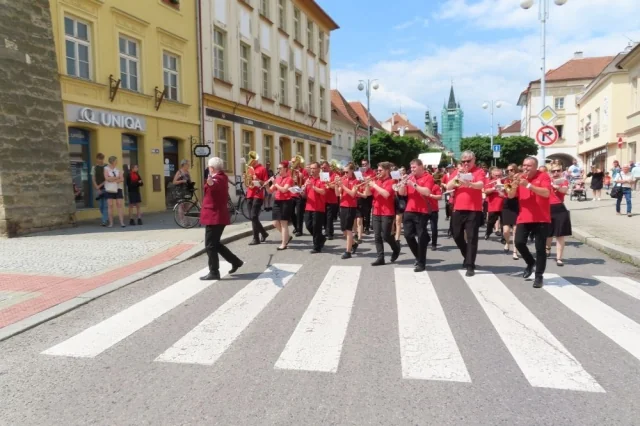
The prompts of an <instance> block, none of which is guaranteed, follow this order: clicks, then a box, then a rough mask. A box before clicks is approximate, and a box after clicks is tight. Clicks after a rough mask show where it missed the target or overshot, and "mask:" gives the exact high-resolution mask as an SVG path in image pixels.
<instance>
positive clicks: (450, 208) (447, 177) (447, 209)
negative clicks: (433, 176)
mask: <svg viewBox="0 0 640 426" xmlns="http://www.w3.org/2000/svg"><path fill="white" fill-rule="evenodd" d="M446 170H447V171H446V173H445V174H444V175H443V176H442V185H443V186H446V185H447V183H449V180H451V176H452V175H453V172H454V167H453V164H449V165H448V166H447V169H446ZM450 198H452V195H451V194H445V196H444V203H445V204H444V209H445V215H446V217H445V220H449V219H450V218H451V213H453V200H451V202H449V201H450V200H449V199H450Z"/></svg>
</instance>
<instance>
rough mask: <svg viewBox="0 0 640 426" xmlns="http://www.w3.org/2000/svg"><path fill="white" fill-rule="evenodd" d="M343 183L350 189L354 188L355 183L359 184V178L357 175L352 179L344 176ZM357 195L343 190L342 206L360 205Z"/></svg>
mask: <svg viewBox="0 0 640 426" xmlns="http://www.w3.org/2000/svg"><path fill="white" fill-rule="evenodd" d="M342 183H343V184H344V186H346V187H347V188H349V189H353V187H354V186H355V185H357V184H358V179H356V178H355V177H354V178H352V179H348V178H347V177H346V176H345V177H343V178H342ZM356 197H357V196H354V197H352V196H351V195H349V194H347V193H346V192H345V191H344V190H342V195H341V196H340V207H358V199H357V198H356Z"/></svg>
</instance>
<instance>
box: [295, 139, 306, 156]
mask: <svg viewBox="0 0 640 426" xmlns="http://www.w3.org/2000/svg"><path fill="white" fill-rule="evenodd" d="M296 150H297V151H298V153H297V154H296V155H302V156H303V157H304V142H303V141H296Z"/></svg>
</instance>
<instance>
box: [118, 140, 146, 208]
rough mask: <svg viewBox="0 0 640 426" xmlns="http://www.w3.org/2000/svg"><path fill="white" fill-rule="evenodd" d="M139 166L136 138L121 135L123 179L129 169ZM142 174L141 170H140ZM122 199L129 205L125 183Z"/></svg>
mask: <svg viewBox="0 0 640 426" xmlns="http://www.w3.org/2000/svg"><path fill="white" fill-rule="evenodd" d="M135 165H138V166H139V165H140V164H139V163H138V137H137V136H135V135H127V134H125V133H123V134H122V171H123V172H124V173H125V177H126V176H127V174H129V172H130V171H131V167H132V166H135ZM140 172H142V170H140ZM124 199H125V202H126V203H127V204H128V203H129V193H128V191H127V185H126V181H125V184H124Z"/></svg>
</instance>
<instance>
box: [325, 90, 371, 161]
mask: <svg viewBox="0 0 640 426" xmlns="http://www.w3.org/2000/svg"><path fill="white" fill-rule="evenodd" d="M357 120H358V115H357V114H356V112H355V111H354V110H353V108H351V105H349V102H347V101H346V99H345V98H344V97H343V96H342V94H341V93H340V92H339V91H337V90H331V132H332V133H333V143H332V144H331V150H332V152H333V157H332V158H334V159H336V160H338V161H344V162H349V161H351V159H352V158H351V150H352V149H353V147H354V145H355V143H356V138H357V135H362V134H363V133H365V134H366V126H360V123H359V122H358V121H357Z"/></svg>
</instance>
